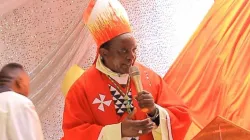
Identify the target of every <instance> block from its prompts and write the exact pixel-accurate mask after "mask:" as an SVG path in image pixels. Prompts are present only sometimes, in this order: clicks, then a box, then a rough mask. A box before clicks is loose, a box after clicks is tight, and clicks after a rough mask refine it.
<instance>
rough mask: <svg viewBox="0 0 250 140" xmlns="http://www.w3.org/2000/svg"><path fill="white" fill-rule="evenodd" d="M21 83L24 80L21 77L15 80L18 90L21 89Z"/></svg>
mask: <svg viewBox="0 0 250 140" xmlns="http://www.w3.org/2000/svg"><path fill="white" fill-rule="evenodd" d="M21 81H22V79H21V78H20V77H18V78H17V79H16V80H15V85H16V87H17V88H21Z"/></svg>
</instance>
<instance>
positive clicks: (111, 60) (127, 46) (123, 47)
mask: <svg viewBox="0 0 250 140" xmlns="http://www.w3.org/2000/svg"><path fill="white" fill-rule="evenodd" d="M136 48H137V45H136V41H135V39H134V37H133V35H132V34H131V33H125V34H122V35H119V36H117V37H115V38H113V39H111V40H110V41H108V42H106V43H104V44H103V45H101V47H100V50H99V53H100V55H101V57H102V59H103V62H104V64H105V66H106V67H108V68H109V69H111V70H112V71H114V72H116V73H120V74H126V73H129V68H130V67H131V66H132V65H133V63H134V61H135V59H136Z"/></svg>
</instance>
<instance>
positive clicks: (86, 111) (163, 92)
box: [63, 63, 190, 140]
mask: <svg viewBox="0 0 250 140" xmlns="http://www.w3.org/2000/svg"><path fill="white" fill-rule="evenodd" d="M136 66H137V67H138V68H139V70H140V73H141V80H142V84H143V88H144V90H146V91H148V92H150V93H151V94H152V95H153V97H154V100H155V103H156V104H158V105H159V106H161V107H163V108H165V109H166V111H167V112H168V114H169V116H170V122H171V128H170V129H171V131H172V134H171V135H173V138H174V140H183V139H184V136H185V134H186V131H187V129H188V127H189V125H190V118H189V114H188V111H187V108H186V106H184V105H183V103H182V101H181V100H180V98H179V97H178V96H177V95H176V94H175V93H174V92H173V91H172V90H171V89H170V88H169V87H168V85H167V84H166V83H165V82H164V81H163V80H162V78H161V77H160V76H158V75H157V74H156V73H154V72H153V71H151V70H150V69H148V68H146V67H144V66H142V65H140V64H138V63H136ZM110 86H112V87H115V85H114V84H113V83H112V82H111V81H110V80H109V78H108V77H107V76H106V75H105V74H103V73H101V72H100V71H99V70H97V69H96V67H95V65H93V66H92V67H91V68H90V69H88V70H87V71H86V72H84V74H83V75H82V76H81V77H80V78H79V79H78V80H77V81H76V82H75V83H74V84H73V86H72V87H71V89H70V91H69V93H68V95H67V97H66V102H65V110H64V117H63V131H64V138H63V140H84V139H86V140H97V139H98V137H99V134H100V132H101V130H102V128H103V126H105V125H111V124H117V123H120V122H122V120H123V119H124V118H125V117H126V116H127V115H128V114H127V113H124V114H123V115H122V116H119V115H118V114H117V111H116V108H115V102H114V100H113V96H112V94H111V91H110ZM131 91H132V92H131V93H132V96H133V97H134V96H135V95H136V94H137V92H136V89H135V86H134V84H133V82H132V83H131ZM132 99H133V98H132ZM95 100H97V101H98V100H99V101H102V103H101V102H100V103H99V104H98V103H96V102H95ZM109 101H110V102H109ZM94 102H95V103H94ZM104 102H106V103H107V104H103V103H104ZM108 103H110V104H108ZM133 105H134V106H135V107H136V108H137V113H136V114H135V119H137V120H142V119H145V118H146V117H147V115H146V114H145V113H143V112H141V111H140V109H139V106H138V104H137V101H136V100H134V99H133ZM161 119H162V118H161ZM166 125H167V124H166ZM110 135H112V134H110ZM140 140H153V136H152V133H149V134H147V135H143V136H140Z"/></svg>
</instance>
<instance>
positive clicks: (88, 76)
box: [74, 65, 100, 87]
mask: <svg viewBox="0 0 250 140" xmlns="http://www.w3.org/2000/svg"><path fill="white" fill-rule="evenodd" d="M99 75H100V72H99V71H98V70H97V69H96V68H95V65H92V66H91V67H90V68H88V69H87V70H86V71H85V72H84V73H83V74H82V75H81V76H80V77H79V78H78V79H77V80H76V82H75V84H74V86H75V87H77V86H83V84H85V83H86V81H92V80H95V78H96V77H98V76H99Z"/></svg>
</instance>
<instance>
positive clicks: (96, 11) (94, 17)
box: [84, 0, 132, 47]
mask: <svg viewBox="0 0 250 140" xmlns="http://www.w3.org/2000/svg"><path fill="white" fill-rule="evenodd" d="M84 22H85V24H86V26H87V27H88V29H89V31H90V32H91V34H92V36H93V37H94V40H95V42H96V44H97V46H98V47H100V46H101V45H102V44H103V43H105V42H107V41H109V40H111V39H112V38H114V37H116V36H118V35H121V34H124V33H129V32H131V31H132V29H131V27H130V22H129V18H128V15H127V12H126V10H125V9H124V7H123V6H122V5H121V3H120V2H119V1H117V0H91V1H90V3H89V5H88V7H87V9H86V10H85V13H84Z"/></svg>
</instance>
